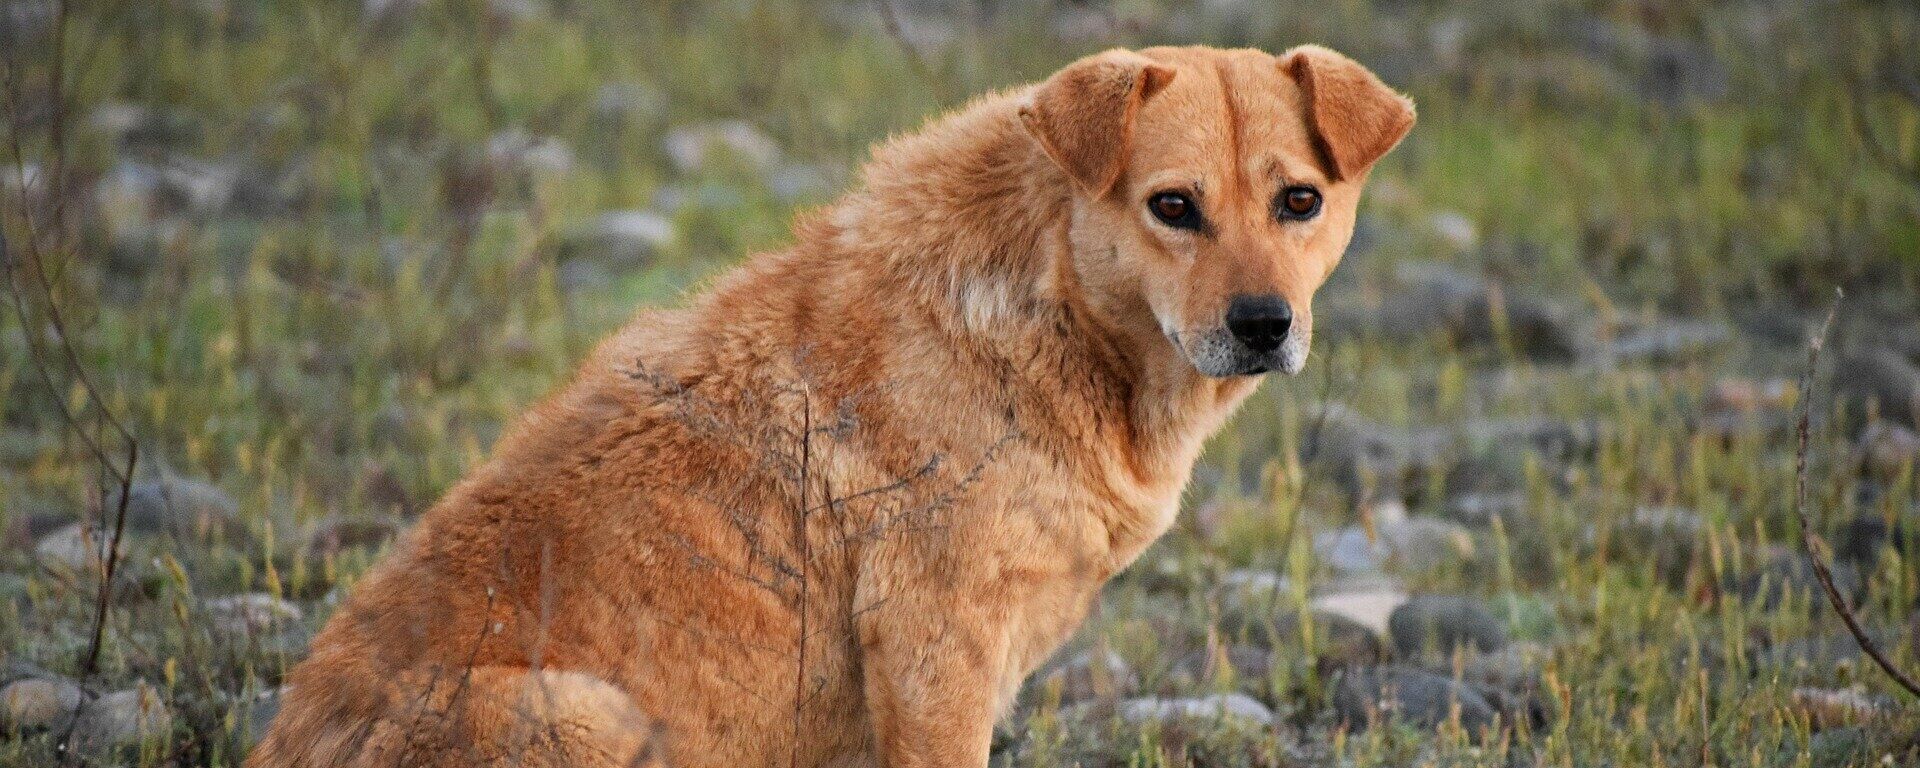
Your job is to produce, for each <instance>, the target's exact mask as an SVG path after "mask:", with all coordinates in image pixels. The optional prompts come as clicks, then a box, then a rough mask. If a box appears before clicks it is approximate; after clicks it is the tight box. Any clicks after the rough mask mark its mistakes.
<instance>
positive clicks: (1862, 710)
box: [1788, 687, 1891, 730]
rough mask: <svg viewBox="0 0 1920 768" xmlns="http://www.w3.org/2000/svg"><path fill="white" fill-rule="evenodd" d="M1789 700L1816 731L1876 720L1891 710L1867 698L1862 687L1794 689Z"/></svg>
mask: <svg viewBox="0 0 1920 768" xmlns="http://www.w3.org/2000/svg"><path fill="white" fill-rule="evenodd" d="M1788 698H1789V700H1790V701H1791V702H1792V703H1793V708H1794V710H1795V711H1797V712H1800V713H1801V714H1804V715H1806V716H1807V719H1808V720H1809V721H1811V722H1812V724H1813V727H1814V729H1816V730H1821V729H1826V728H1836V727H1839V726H1843V725H1857V724H1860V723H1864V722H1869V721H1873V720H1878V719H1880V718H1882V717H1884V716H1886V715H1887V714H1888V713H1889V712H1890V711H1891V710H1890V709H1889V708H1888V706H1887V703H1886V702H1884V701H1882V700H1880V699H1876V698H1874V697H1872V696H1868V695H1867V692H1866V689H1865V688H1861V687H1854V688H1848V689H1845V690H1832V689H1827V688H1795V689H1793V693H1792V694H1791V695H1790V696H1789V697H1788Z"/></svg>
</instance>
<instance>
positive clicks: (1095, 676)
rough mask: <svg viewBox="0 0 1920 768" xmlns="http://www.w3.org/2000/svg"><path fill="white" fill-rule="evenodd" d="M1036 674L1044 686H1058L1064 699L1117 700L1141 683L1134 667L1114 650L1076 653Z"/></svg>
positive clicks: (1076, 700) (1079, 700)
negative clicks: (1049, 668) (1051, 667)
mask: <svg viewBox="0 0 1920 768" xmlns="http://www.w3.org/2000/svg"><path fill="white" fill-rule="evenodd" d="M1037 678H1038V680H1039V685H1040V686H1041V687H1042V689H1045V688H1051V687H1053V686H1056V685H1057V686H1059V688H1060V701H1061V702H1063V703H1074V702H1081V701H1092V700H1095V699H1104V700H1114V699H1118V698H1120V697H1123V696H1129V695H1132V694H1133V693H1134V692H1135V691H1137V690H1138V689H1139V687H1140V678H1139V676H1137V675H1135V674H1134V673H1133V667H1131V666H1129V665H1128V664H1127V660H1126V659H1123V658H1121V657H1120V654H1118V653H1114V652H1113V651H1111V650H1105V651H1098V650H1088V651H1082V652H1080V653H1077V654H1074V655H1073V656H1071V657H1069V658H1068V659H1067V660H1066V661H1063V662H1061V663H1060V664H1059V665H1057V666H1055V667H1054V668H1053V669H1051V670H1048V671H1046V672H1043V673H1041V674H1040V675H1038V676H1037Z"/></svg>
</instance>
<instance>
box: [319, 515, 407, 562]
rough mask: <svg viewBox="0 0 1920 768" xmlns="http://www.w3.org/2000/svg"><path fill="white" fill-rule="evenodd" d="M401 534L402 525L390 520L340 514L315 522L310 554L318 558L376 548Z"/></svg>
mask: <svg viewBox="0 0 1920 768" xmlns="http://www.w3.org/2000/svg"><path fill="white" fill-rule="evenodd" d="M399 533H400V523H399V521H397V520H392V519H389V518H347V517H340V516H338V515H335V516H331V517H327V518H325V519H323V520H321V521H320V522H318V523H316V524H315V525H314V528H313V533H311V534H309V535H308V536H307V545H306V550H307V554H308V555H310V556H313V557H316V558H326V557H329V556H332V555H337V554H339V553H341V552H342V551H345V550H348V549H377V548H379V547H381V546H384V545H385V544H386V543H387V542H389V541H392V540H393V538H394V537H395V536H398V535H399Z"/></svg>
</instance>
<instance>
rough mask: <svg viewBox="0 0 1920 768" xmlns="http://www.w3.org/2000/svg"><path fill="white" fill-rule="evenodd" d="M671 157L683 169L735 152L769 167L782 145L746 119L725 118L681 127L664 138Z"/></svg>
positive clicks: (688, 170) (758, 165) (696, 168)
mask: <svg viewBox="0 0 1920 768" xmlns="http://www.w3.org/2000/svg"><path fill="white" fill-rule="evenodd" d="M663 149H665V151H666V153H667V159H668V160H671V161H673V166H674V168H676V169H678V170H679V171H680V172H681V173H694V172H697V171H700V170H702V169H704V168H705V167H706V166H707V165H708V164H709V163H711V162H712V161H713V160H714V159H715V158H716V157H718V156H720V155H723V154H724V155H731V156H733V157H735V158H737V159H739V160H743V161H745V162H747V163H748V164H750V165H752V166H754V167H756V168H766V167H768V166H771V165H773V164H774V163H775V162H777V161H779V159H780V146H779V145H778V144H775V143H774V141H773V139H771V138H769V137H768V136H767V135H766V134H765V133H762V132H761V131H760V129H759V128H755V127H754V126H753V125H752V124H751V123H748V122H746V121H744V120H722V121H719V122H713V123H706V124H703V125H696V126H689V127H685V128H677V129H674V130H673V131H670V132H668V133H667V137H666V139H665V140H664V142H663Z"/></svg>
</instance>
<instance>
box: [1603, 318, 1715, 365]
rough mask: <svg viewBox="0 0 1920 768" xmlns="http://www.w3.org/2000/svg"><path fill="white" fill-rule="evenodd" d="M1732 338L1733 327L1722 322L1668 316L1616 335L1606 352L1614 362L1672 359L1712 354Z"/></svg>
mask: <svg viewBox="0 0 1920 768" xmlns="http://www.w3.org/2000/svg"><path fill="white" fill-rule="evenodd" d="M1732 340H1733V327H1732V326H1730V325H1727V324H1725V323H1715V322H1707V321H1696V320H1667V321H1663V322H1660V323H1658V324H1656V325H1653V326H1651V327H1647V328H1639V329H1635V330H1632V331H1629V332H1627V333H1624V334H1622V335H1620V336H1617V337H1615V338H1614V339H1613V342H1612V343H1611V344H1608V345H1607V346H1606V351H1605V355H1606V359H1607V360H1608V361H1609V362H1615V363H1618V362H1627V361H1639V362H1650V363H1672V362H1679V361H1683V360H1689V359H1693V358H1698V357H1704V356H1706V355H1709V354H1712V353H1714V352H1716V351H1718V350H1721V349H1724V348H1725V347H1726V345H1727V343H1728V342H1729V341H1732Z"/></svg>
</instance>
